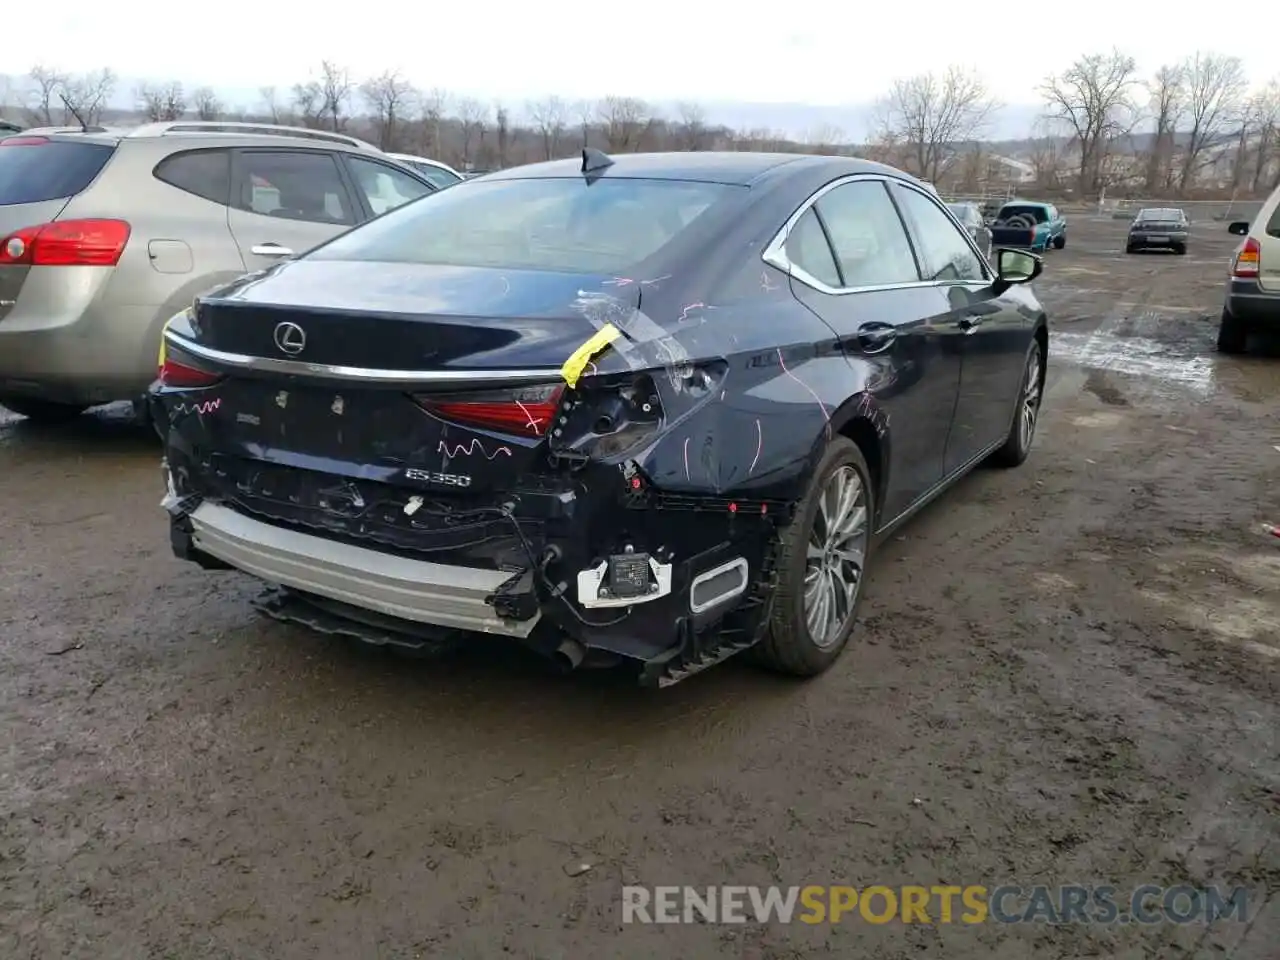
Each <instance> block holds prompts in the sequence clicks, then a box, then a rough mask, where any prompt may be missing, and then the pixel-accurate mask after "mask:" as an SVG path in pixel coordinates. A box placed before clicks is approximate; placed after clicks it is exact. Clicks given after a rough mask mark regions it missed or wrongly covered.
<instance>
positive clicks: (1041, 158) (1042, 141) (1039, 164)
mask: <svg viewBox="0 0 1280 960" xmlns="http://www.w3.org/2000/svg"><path fill="white" fill-rule="evenodd" d="M1032 134H1033V139H1032V141H1031V151H1030V154H1029V156H1028V161H1029V162H1030V164H1031V172H1032V176H1034V177H1035V184H1036V187H1037V188H1039V189H1041V190H1052V189H1057V188H1058V187H1060V186H1061V185H1062V144H1063V141H1064V140H1065V139H1066V137H1065V136H1064V135H1063V131H1062V130H1061V129H1060V125H1059V124H1058V123H1057V122H1055V121H1052V120H1049V119H1047V118H1042V119H1040V120H1037V121H1036V125H1035V127H1033V128H1032ZM1068 136H1069V135H1068Z"/></svg>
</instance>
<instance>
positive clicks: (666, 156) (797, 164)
mask: <svg viewBox="0 0 1280 960" xmlns="http://www.w3.org/2000/svg"><path fill="white" fill-rule="evenodd" d="M610 159H611V160H613V163H612V165H610V166H608V167H605V168H603V169H601V170H598V171H595V173H597V174H598V175H599V176H600V177H602V178H604V179H608V178H610V177H619V178H636V179H639V178H644V179H650V180H700V181H704V182H709V183H724V184H737V185H741V186H746V185H749V184H751V183H754V182H755V181H757V180H759V179H760V178H762V177H764V176H766V175H767V174H769V173H771V172H773V171H776V170H777V169H778V168H780V167H784V166H786V167H790V168H794V169H799V168H804V169H806V170H809V171H816V170H821V169H823V168H827V169H828V170H829V172H830V173H831V175H832V176H842V175H847V174H856V173H891V174H893V175H895V176H898V177H901V178H902V179H904V180H914V178H913V177H910V176H909V175H907V174H904V173H902V172H901V171H899V170H895V169H893V168H892V167H887V166H885V165H884V164H880V163H873V162H872V161H870V160H861V159H858V158H855V157H830V156H816V155H812V154H803V153H752V152H748V151H742V152H737V151H686V152H676V151H672V152H670V153H618V154H614V155H612V156H611V157H610ZM581 175H582V160H581V158H574V159H570V160H550V161H545V162H542V163H531V164H528V165H526V166H523V167H511V168H508V169H506V170H499V171H497V172H495V173H490V174H486V176H485V179H486V180H533V179H542V178H552V177H578V176H581Z"/></svg>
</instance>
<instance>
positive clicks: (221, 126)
mask: <svg viewBox="0 0 1280 960" xmlns="http://www.w3.org/2000/svg"><path fill="white" fill-rule="evenodd" d="M21 136H27V137H33V136H44V137H50V138H52V139H58V140H79V141H82V142H85V143H102V144H108V145H112V146H114V145H117V144H120V143H122V142H125V141H130V140H150V141H155V140H164V141H166V142H174V143H184V144H190V143H192V142H196V143H219V144H228V143H230V144H232V145H234V144H237V143H239V144H246V145H253V144H259V143H270V144H284V143H288V144H291V145H292V146H294V147H315V148H325V149H330V150H334V149H337V150H352V151H356V152H362V153H372V154H377V155H379V156H386V154H385V153H383V152H382V151H381V150H379V149H378V148H377V147H376V146H374V145H373V144H371V143H368V142H367V141H364V140H361V139H359V138H358V137H352V136H349V135H347V134H343V133H331V132H330V131H328V130H309V129H306V128H304V127H288V126H284V125H280V124H267V123H261V124H259V123H240V122H232V121H208V122H205V121H198V120H186V121H171V122H163V121H162V122H158V123H146V124H143V125H142V126H138V127H129V128H121V127H114V128H110V127H87V128H81V127H71V126H66V127H35V128H32V129H29V130H23V131H22V132H21Z"/></svg>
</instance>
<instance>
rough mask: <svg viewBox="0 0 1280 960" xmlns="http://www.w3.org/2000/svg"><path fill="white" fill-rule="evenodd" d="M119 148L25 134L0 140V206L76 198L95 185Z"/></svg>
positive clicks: (103, 144)
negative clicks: (91, 185) (100, 173)
mask: <svg viewBox="0 0 1280 960" xmlns="http://www.w3.org/2000/svg"><path fill="white" fill-rule="evenodd" d="M115 149H116V148H115V146H114V145H110V144H105V143H77V142H75V141H72V140H48V139H46V138H44V137H24V136H22V135H21V134H18V135H17V136H15V137H10V138H9V139H8V140H7V141H0V206H11V205H13V204H18V203H41V202H42V201H45V200H63V199H66V198H68V197H74V196H75V195H76V194H77V193H79V192H80V191H81V190H83V189H84V188H85V187H87V186H88V185H89V184H90V183H92V182H93V178H94V177H96V176H97V175H98V173H99V172H100V171H101V170H102V168H103V167H104V166H106V164H107V161H108V160H109V159H111V154H112V153H114V152H115Z"/></svg>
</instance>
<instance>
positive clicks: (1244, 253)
mask: <svg viewBox="0 0 1280 960" xmlns="http://www.w3.org/2000/svg"><path fill="white" fill-rule="evenodd" d="M1261 255H1262V246H1261V245H1260V244H1259V243H1258V241H1257V240H1256V239H1255V238H1253V237H1250V238H1249V239H1247V240H1246V241H1245V242H1244V245H1243V246H1242V247H1241V248H1240V252H1239V253H1237V254H1236V259H1235V263H1233V264H1232V265H1231V275H1232V276H1233V277H1256V276H1257V275H1258V260H1259V258H1260V256H1261Z"/></svg>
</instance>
